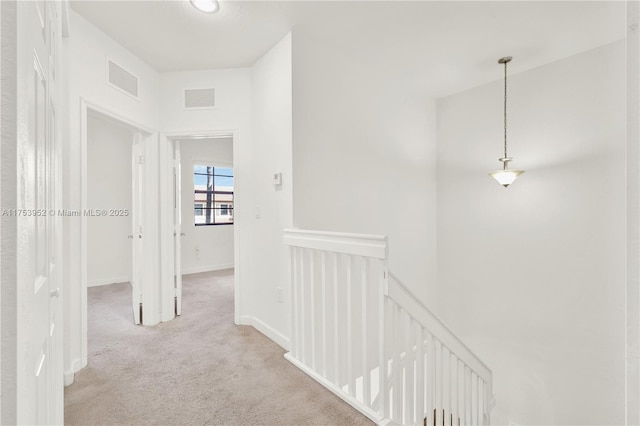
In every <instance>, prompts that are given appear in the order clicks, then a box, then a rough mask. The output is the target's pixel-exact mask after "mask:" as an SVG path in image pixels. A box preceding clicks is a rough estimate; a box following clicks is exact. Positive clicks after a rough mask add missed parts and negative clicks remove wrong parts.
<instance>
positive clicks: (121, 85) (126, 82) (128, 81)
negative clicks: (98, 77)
mask: <svg viewBox="0 0 640 426" xmlns="http://www.w3.org/2000/svg"><path fill="white" fill-rule="evenodd" d="M107 72H108V75H107V81H108V82H109V84H110V85H111V86H113V87H115V88H116V89H119V90H122V91H123V92H125V93H127V94H129V95H131V96H133V97H134V98H136V99H137V98H138V77H136V76H135V75H133V74H131V73H130V72H129V71H127V70H125V69H124V68H122V67H121V66H120V65H118V64H116V63H115V62H113V61H112V60H111V59H109V60H108V70H107Z"/></svg>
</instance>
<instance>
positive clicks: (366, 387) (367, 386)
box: [361, 257, 371, 407]
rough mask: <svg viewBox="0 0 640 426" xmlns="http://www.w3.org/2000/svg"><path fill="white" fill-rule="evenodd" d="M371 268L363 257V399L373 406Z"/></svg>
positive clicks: (365, 402) (367, 404)
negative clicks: (369, 309)
mask: <svg viewBox="0 0 640 426" xmlns="http://www.w3.org/2000/svg"><path fill="white" fill-rule="evenodd" d="M368 268H369V259H368V258H366V257H363V258H362V274H361V278H362V280H361V286H362V292H361V295H362V302H361V304H362V401H363V402H364V404H365V405H366V406H367V407H369V406H371V376H370V371H369V359H368V357H367V355H368V353H369V348H368V346H367V345H368V339H367V324H369V321H368V320H367V276H368V272H369V271H368Z"/></svg>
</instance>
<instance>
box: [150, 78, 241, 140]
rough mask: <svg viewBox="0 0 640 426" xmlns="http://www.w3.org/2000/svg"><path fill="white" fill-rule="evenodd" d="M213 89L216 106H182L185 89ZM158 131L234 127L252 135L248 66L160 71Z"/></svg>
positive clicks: (193, 130) (225, 128)
mask: <svg viewBox="0 0 640 426" xmlns="http://www.w3.org/2000/svg"><path fill="white" fill-rule="evenodd" d="M205 88H215V89H216V108H215V109H201V110H185V109H184V90H185V89H205ZM160 98H161V99H162V102H161V103H160V104H159V106H160V131H161V132H163V133H169V134H172V133H184V132H187V133H191V132H198V131H210V130H235V131H238V133H239V136H240V138H242V139H241V142H242V140H245V139H246V141H247V142H245V143H244V145H243V146H245V145H247V144H248V141H250V140H251V139H250V138H251V136H250V135H251V131H250V124H251V123H250V120H251V82H250V71H249V69H248V68H237V69H222V70H203V71H181V72H168V73H163V74H161V75H160Z"/></svg>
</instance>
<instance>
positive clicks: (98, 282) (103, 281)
mask: <svg viewBox="0 0 640 426" xmlns="http://www.w3.org/2000/svg"><path fill="white" fill-rule="evenodd" d="M129 280H130V278H129V276H119V277H111V278H98V279H95V280H91V281H87V287H100V286H103V285H110V284H120V283H128V282H129Z"/></svg>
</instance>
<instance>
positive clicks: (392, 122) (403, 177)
mask: <svg viewBox="0 0 640 426" xmlns="http://www.w3.org/2000/svg"><path fill="white" fill-rule="evenodd" d="M294 36H295V37H294V40H293V111H294V127H293V139H294V145H293V164H294V170H293V172H294V181H295V186H294V193H293V200H294V204H293V211H294V224H295V226H296V227H299V228H307V229H318V230H329V231H343V232H358V233H369V234H384V235H388V236H389V246H390V250H389V261H390V268H391V270H392V271H393V272H394V273H395V274H396V276H398V278H399V279H400V280H401V281H403V282H404V283H405V284H406V285H407V286H408V287H409V288H410V289H411V290H413V292H414V293H415V294H416V295H418V296H419V297H420V298H421V299H422V300H425V301H426V302H427V304H428V306H430V307H434V308H435V307H436V306H437V304H436V299H437V294H436V285H435V278H436V237H435V232H436V228H435V212H436V192H435V158H436V155H435V143H436V140H435V127H436V123H435V101H434V100H431V99H428V98H427V97H426V96H424V94H422V93H420V91H419V90H417V89H416V87H419V85H418V84H417V82H416V81H412V80H411V79H410V78H407V79H406V80H402V81H400V80H398V79H396V78H391V77H389V76H388V75H386V74H385V72H384V71H381V69H384V68H387V67H381V68H378V67H376V66H375V64H376V62H375V61H376V60H383V59H380V58H371V62H370V63H367V64H365V63H360V62H356V61H354V60H353V59H352V57H351V56H350V55H349V52H347V51H341V50H340V49H339V47H338V46H335V45H324V44H322V43H321V42H320V41H318V40H314V39H313V38H312V37H307V36H305V35H304V34H301V33H295V34H294ZM399 66H401V64H399ZM407 75H413V74H411V73H408V74H407Z"/></svg>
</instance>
